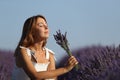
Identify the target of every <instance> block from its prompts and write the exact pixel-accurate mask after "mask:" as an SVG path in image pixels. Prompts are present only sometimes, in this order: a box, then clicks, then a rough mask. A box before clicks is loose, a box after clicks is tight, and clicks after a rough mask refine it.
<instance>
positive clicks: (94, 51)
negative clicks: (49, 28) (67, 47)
mask: <svg viewBox="0 0 120 80" xmlns="http://www.w3.org/2000/svg"><path fill="white" fill-rule="evenodd" d="M72 53H73V55H74V56H75V57H76V58H77V60H78V61H79V70H78V71H76V70H75V69H73V70H72V71H70V72H69V73H67V74H64V75H62V76H60V77H59V80H120V45H119V46H117V47H115V46H101V45H98V46H90V47H85V48H81V49H78V50H74V51H72ZM66 57H67V56H66ZM66 57H64V58H63V59H62V60H61V62H60V64H59V65H58V67H61V66H63V65H65V63H64V62H65V61H66V59H67V58H66Z"/></svg>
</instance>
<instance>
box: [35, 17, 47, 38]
mask: <svg viewBox="0 0 120 80" xmlns="http://www.w3.org/2000/svg"><path fill="white" fill-rule="evenodd" d="M35 37H36V38H39V39H47V38H48V37H49V29H48V25H47V23H46V21H45V20H44V19H43V18H40V17H39V18H37V22H36V26H35Z"/></svg>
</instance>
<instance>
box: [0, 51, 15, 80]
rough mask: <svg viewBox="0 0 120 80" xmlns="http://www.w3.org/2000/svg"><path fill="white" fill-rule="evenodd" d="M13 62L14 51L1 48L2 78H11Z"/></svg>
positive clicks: (0, 71) (0, 79)
mask: <svg viewBox="0 0 120 80" xmlns="http://www.w3.org/2000/svg"><path fill="white" fill-rule="evenodd" d="M13 64H14V60H13V52H12V51H6V50H0V80H11V74H12V70H13Z"/></svg>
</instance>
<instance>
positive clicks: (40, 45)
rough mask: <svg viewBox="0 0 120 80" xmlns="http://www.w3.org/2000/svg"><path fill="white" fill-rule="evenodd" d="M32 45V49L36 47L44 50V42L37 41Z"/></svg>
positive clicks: (37, 49)
mask: <svg viewBox="0 0 120 80" xmlns="http://www.w3.org/2000/svg"><path fill="white" fill-rule="evenodd" d="M31 47H32V49H34V50H36V51H39V50H43V42H38V43H35V44H34V45H32V46H31Z"/></svg>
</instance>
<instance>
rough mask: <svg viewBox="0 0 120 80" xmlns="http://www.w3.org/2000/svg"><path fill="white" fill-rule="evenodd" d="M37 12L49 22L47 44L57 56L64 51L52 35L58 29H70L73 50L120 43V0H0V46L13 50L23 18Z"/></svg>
mask: <svg viewBox="0 0 120 80" xmlns="http://www.w3.org/2000/svg"><path fill="white" fill-rule="evenodd" d="M37 14H42V15H44V16H45V17H46V19H47V21H48V25H49V29H50V37H49V39H48V44H47V46H48V47H49V48H50V49H52V50H53V51H54V52H55V53H56V56H59V55H63V53H64V51H63V50H62V49H61V48H60V47H59V46H58V45H57V44H56V43H55V40H54V38H53V34H55V32H56V31H57V30H58V29H60V30H61V31H62V32H63V33H64V32H65V31H67V38H68V41H69V43H70V48H71V49H76V48H80V47H85V46H91V45H98V44H101V45H113V44H114V45H119V44H120V36H119V35H120V0H9V1H7V0H1V1H0V49H7V50H14V49H15V47H16V45H17V43H18V41H19V39H20V37H21V32H22V27H23V24H24V21H25V20H26V19H27V18H28V17H30V16H33V15H37Z"/></svg>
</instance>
